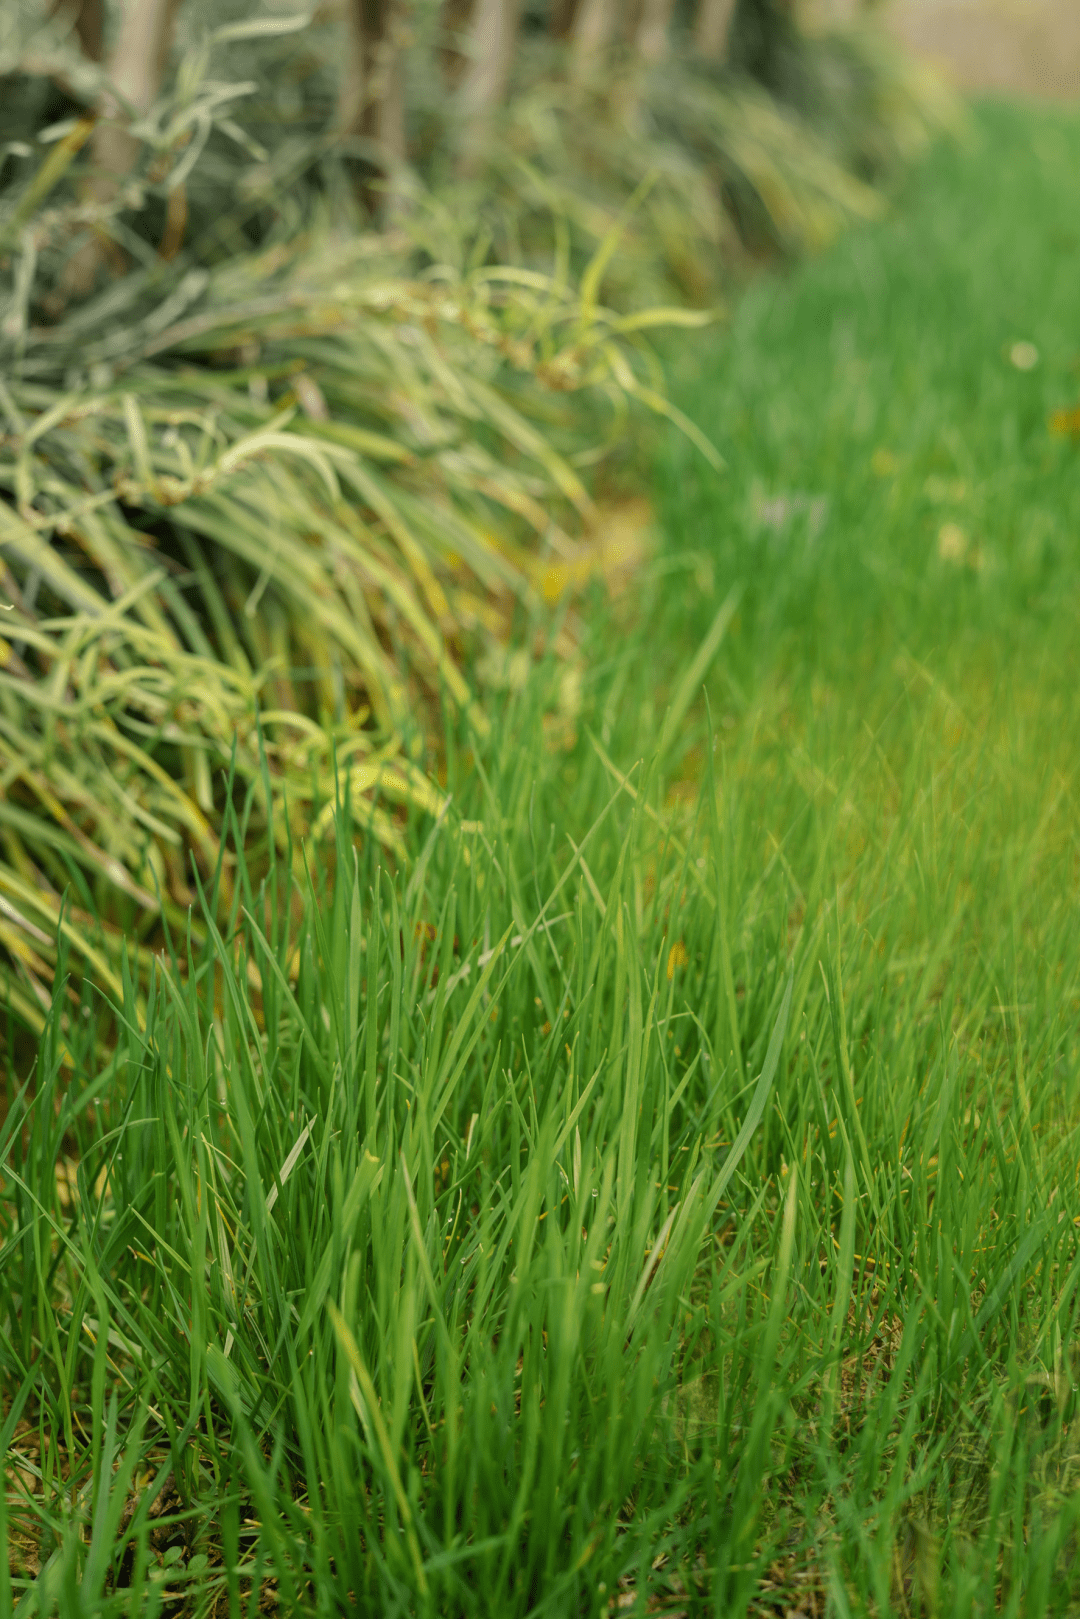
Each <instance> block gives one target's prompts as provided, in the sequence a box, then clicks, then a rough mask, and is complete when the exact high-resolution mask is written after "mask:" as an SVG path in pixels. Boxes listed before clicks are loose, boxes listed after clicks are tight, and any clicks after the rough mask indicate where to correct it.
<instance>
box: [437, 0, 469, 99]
mask: <svg viewBox="0 0 1080 1619" xmlns="http://www.w3.org/2000/svg"><path fill="white" fill-rule="evenodd" d="M472 11H473V0H442V5H441V6H440V8H439V45H438V53H437V54H438V58H439V66H440V67H441V68H442V74H443V78H444V79H445V81H446V87H447V89H448V90H456V89H457V88H458V87H459V85H460V84H461V81H462V78H463V77H464V74H465V69H466V67H467V65H468V57H467V55H466V42H467V37H468V36H467V32H466V30H467V29H468V26H469V18H470V17H471V16H472Z"/></svg>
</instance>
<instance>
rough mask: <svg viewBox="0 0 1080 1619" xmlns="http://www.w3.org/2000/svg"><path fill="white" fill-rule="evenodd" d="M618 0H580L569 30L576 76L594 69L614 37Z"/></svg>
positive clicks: (578, 76)
mask: <svg viewBox="0 0 1080 1619" xmlns="http://www.w3.org/2000/svg"><path fill="white" fill-rule="evenodd" d="M618 21H619V0H581V4H580V5H579V7H578V10H577V14H576V16H575V17H574V21H573V26H572V27H571V30H570V38H571V41H572V46H573V57H572V66H573V73H574V77H575V78H585V77H587V76H588V75H589V74H590V73H591V72H593V71H594V70H595V68H596V66H597V63H598V62H600V61H601V60H602V59H603V57H604V56H605V55H606V53H607V52H608V51H609V50H610V49H611V46H612V44H613V43H614V40H615V33H616V27H617V24H618Z"/></svg>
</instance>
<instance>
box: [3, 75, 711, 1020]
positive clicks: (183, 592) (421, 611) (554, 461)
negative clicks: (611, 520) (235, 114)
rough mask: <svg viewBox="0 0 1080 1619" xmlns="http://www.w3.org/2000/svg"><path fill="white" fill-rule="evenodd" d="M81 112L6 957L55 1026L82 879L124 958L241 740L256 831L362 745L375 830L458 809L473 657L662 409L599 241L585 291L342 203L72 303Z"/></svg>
mask: <svg viewBox="0 0 1080 1619" xmlns="http://www.w3.org/2000/svg"><path fill="white" fill-rule="evenodd" d="M204 66H205V63H204ZM180 78H181V81H183V80H184V75H183V73H181V75H180ZM184 82H186V83H187V90H186V94H187V96H188V100H189V103H190V104H191V105H192V106H193V107H194V108H195V109H196V112H197V113H198V117H196V116H195V114H194V113H193V114H192V117H193V120H194V123H195V124H196V125H197V124H198V122H199V118H200V117H201V116H202V115H203V113H205V112H206V103H207V99H208V97H204V98H203V99H202V100H200V99H199V97H198V95H196V94H195V90H194V89H193V88H192V84H191V82H190V74H189V76H188V80H187V81H184ZM207 116H209V114H207ZM85 141H86V136H85V130H84V129H83V127H82V126H81V125H79V124H77V125H75V127H74V128H73V129H71V130H69V132H68V133H67V134H66V135H64V136H63V137H62V138H61V140H60V141H59V142H58V143H56V144H54V145H53V146H52V148H51V149H46V155H45V156H44V157H43V158H42V160H41V164H40V166H39V168H38V169H37V170H36V171H34V172H33V173H32V174H31V175H30V176H29V177H28V178H27V179H26V180H25V182H24V184H23V185H22V187H21V188H19V187H14V188H10V189H9V194H8V196H7V197H6V198H5V201H6V204H7V206H6V208H5V210H4V215H3V218H2V220H0V234H2V238H3V242H4V245H5V263H6V271H7V277H8V301H7V305H6V312H5V315H4V322H3V330H2V336H0V344H2V349H3V370H4V375H5V377H6V381H4V382H3V384H2V387H0V421H2V424H3V431H2V436H0V487H2V489H3V492H4V498H3V500H2V501H0V549H2V572H0V592H2V594H3V597H4V602H5V609H6V611H5V616H4V622H3V640H2V641H0V660H2V663H0V772H2V776H0V779H2V781H3V789H4V790H3V796H2V798H0V848H2V856H0V890H2V893H3V901H4V909H3V913H2V916H0V939H2V941H3V944H4V948H5V951H6V954H7V961H6V963H5V965H4V967H3V968H2V969H0V972H2V975H3V980H4V993H5V995H9V996H10V1000H11V1005H12V1007H13V1009H14V1010H15V1011H16V1012H17V1013H18V1015H19V1017H20V1018H21V1019H22V1020H24V1021H26V1022H27V1023H29V1025H30V1026H31V1027H40V1024H41V1019H42V1017H43V1015H44V1009H45V1008H46V1007H47V1006H48V1004H49V1001H50V993H49V988H48V985H49V979H50V975H51V971H52V963H53V960H54V951H53V947H52V945H51V943H50V942H49V941H50V939H51V938H52V936H53V935H54V933H55V929H56V926H57V924H58V921H59V917H60V895H61V894H62V892H63V891H64V889H65V888H66V887H67V886H68V885H69V884H71V885H73V889H72V903H71V905H70V907H69V909H68V912H67V916H66V920H65V927H66V929H67V930H68V935H69V940H70V944H71V948H72V952H73V961H77V962H78V963H79V964H80V965H81V967H82V968H87V969H90V970H92V971H93V972H94V973H95V974H96V975H97V976H98V978H99V979H100V980H101V981H102V982H104V983H107V984H110V985H112V986H113V988H114V989H115V987H116V985H117V983H118V979H117V976H116V974H117V971H118V955H117V952H118V949H119V945H120V940H121V939H122V937H123V936H124V934H125V933H130V932H131V931H132V930H134V931H135V933H136V934H143V933H145V931H146V930H147V929H153V928H154V927H155V926H156V925H157V920H158V919H159V917H160V916H162V915H164V916H167V917H168V916H171V917H172V920H173V921H174V922H175V921H176V920H177V919H178V917H179V914H180V912H181V911H182V910H183V909H184V908H186V906H187V905H188V904H189V903H190V902H191V899H192V890H191V887H190V878H191V871H190V868H189V864H188V861H189V857H191V856H193V857H194V859H195V861H196V863H197V865H198V867H199V869H200V870H201V871H202V872H203V874H204V875H205V874H206V873H207V872H208V871H209V870H210V869H212V868H213V866H214V864H215V862H216V861H217V859H218V855H219V853H220V843H219V829H220V817H221V813H222V810H223V800H222V792H223V780H224V777H223V774H222V772H223V771H225V770H226V769H227V768H228V767H230V765H231V768H232V770H233V772H234V780H235V782H236V784H237V787H238V789H239V790H243V789H245V788H246V787H248V786H253V787H254V789H255V797H254V799H253V802H252V807H251V818H250V821H249V823H248V828H247V830H248V834H249V835H250V836H252V837H256V838H259V837H261V838H262V839H263V841H264V843H265V839H266V836H267V832H268V828H269V826H270V824H271V821H272V819H274V820H275V824H276V825H277V827H278V832H279V838H280V837H282V836H284V829H285V827H286V826H291V827H292V828H293V829H295V830H298V831H299V830H303V829H306V828H309V827H311V826H312V825H313V824H315V825H316V826H317V827H319V828H321V829H323V830H325V829H326V827H327V826H328V821H327V817H326V816H323V818H322V820H321V821H320V820H318V814H319V811H320V809H321V808H322V807H323V806H324V805H326V804H327V803H328V802H330V801H331V800H332V798H333V794H334V781H335V771H337V772H340V771H342V770H347V771H348V772H350V780H351V787H352V793H353V815H354V818H355V821H356V823H357V825H358V826H359V827H362V828H363V829H364V830H365V832H367V833H368V834H370V835H372V836H374V837H375V838H376V839H377V840H378V841H379V842H380V843H382V844H383V845H384V846H385V847H386V848H387V849H388V850H390V851H393V850H396V849H399V848H400V836H399V833H398V830H397V826H396V821H397V818H398V817H399V816H400V814H401V813H403V811H402V810H400V809H395V807H394V806H395V805H398V806H412V807H413V808H414V809H418V810H421V811H425V812H434V811H437V809H438V807H439V804H440V794H439V791H438V789H437V788H436V787H435V786H434V785H433V783H432V782H431V780H430V779H429V775H428V774H427V772H426V770H425V766H424V761H425V749H426V748H427V745H428V742H429V740H430V738H431V736H432V735H433V733H434V731H435V730H436V729H437V728H438V725H439V723H440V721H439V713H440V707H441V705H443V704H449V705H450V706H451V708H454V709H458V710H460V711H461V712H462V713H463V714H464V716H465V717H466V720H467V722H468V724H469V725H470V726H472V727H473V728H474V729H475V730H476V731H477V732H480V733H482V732H483V731H484V730H485V729H486V727H487V725H488V720H487V718H486V716H485V713H484V711H483V707H482V702H481V701H480V699H479V698H478V697H477V696H476V695H475V694H474V691H473V689H472V687H471V686H470V684H469V682H468V680H467V679H466V676H465V673H464V672H463V671H464V666H465V660H466V658H467V656H468V655H469V654H470V653H476V652H478V651H479V652H482V651H483V650H484V649H485V648H486V647H490V646H492V645H494V644H495V643H496V642H498V641H499V640H500V639H501V638H502V637H504V636H505V634H506V633H507V630H508V628H509V625H510V623H511V620H512V619H513V617H514V615H515V614H522V613H523V614H524V615H525V616H526V619H528V617H529V615H531V614H533V613H534V611H535V609H536V607H537V605H538V603H539V601H540V593H539V590H538V586H539V585H540V584H542V581H543V578H544V575H545V571H547V570H549V569H550V567H551V564H552V560H553V559H554V560H555V561H557V562H559V563H560V564H565V565H573V564H576V563H577V562H578V561H579V559H580V555H581V551H582V544H583V542H584V541H586V540H587V539H588V538H589V537H590V535H591V533H592V532H593V531H594V530H595V528H596V526H597V520H598V514H597V509H596V506H595V504H594V502H593V499H592V497H591V496H590V494H589V492H588V490H587V488H586V485H585V484H584V482H583V481H582V476H581V474H580V472H579V471H578V470H576V467H575V463H580V462H581V461H583V460H588V459H589V458H590V455H595V454H596V453H600V454H603V453H604V450H605V443H607V444H610V443H613V442H618V440H619V438H620V436H621V435H623V434H624V433H625V428H626V407H627V404H628V403H629V402H630V401H631V400H632V399H633V398H634V397H635V396H637V397H641V398H643V399H644V400H645V401H646V403H647V404H650V405H652V406H653V407H654V408H660V409H665V408H668V409H670V407H666V406H665V403H664V401H663V398H662V396H661V395H660V394H659V392H658V391H657V389H656V386H655V380H656V379H655V375H654V370H652V369H649V367H648V365H647V364H646V366H645V367H644V368H643V366H642V364H641V363H640V357H641V349H640V339H639V337H638V328H640V326H642V325H643V324H645V322H643V321H642V320H640V319H638V320H633V319H626V318H623V319H620V318H618V317H616V316H614V315H612V314H610V313H609V312H608V311H606V310H605V309H603V308H602V307H601V306H600V305H599V303H598V301H597V291H598V282H599V273H600V268H601V266H599V265H598V266H597V268H596V269H594V271H593V273H592V274H591V275H587V276H586V279H585V284H584V286H583V287H582V288H581V289H578V288H577V287H575V285H574V284H573V283H572V282H571V281H570V279H569V277H568V275H567V274H566V273H565V267H563V268H562V269H560V268H559V267H558V266H557V267H556V271H555V273H554V274H549V275H544V274H541V273H539V272H536V271H532V270H525V269H521V268H515V267H513V266H509V267H501V266H498V265H493V264H490V263H488V262H486V261H485V259H484V257H483V255H480V258H479V262H475V263H474V264H473V265H472V266H471V267H470V266H468V265H462V264H457V265H455V264H452V263H445V262H438V261H435V260H433V259H432V258H431V256H430V254H429V253H426V252H425V251H424V250H423V249H422V248H420V247H418V246H417V244H416V242H415V240H414V239H413V238H412V237H411V236H410V235H408V234H406V233H404V232H403V231H401V230H398V231H391V232H381V233H376V232H372V231H370V230H356V231H342V230H339V229H335V228H334V227H333V226H332V224H331V223H330V221H329V220H328V218H327V217H326V215H327V210H326V209H322V210H320V209H318V208H313V209H312V210H311V211H310V214H309V218H308V221H307V225H306V228H305V229H304V230H303V231H302V232H300V233H299V234H292V235H289V236H288V237H282V238H281V239H280V240H279V239H275V240H274V241H273V242H271V243H270V244H268V245H266V246H265V247H264V248H263V249H262V251H259V252H249V253H247V254H245V255H243V256H242V257H238V258H230V257H225V258H219V259H217V260H216V261H215V260H214V257H213V254H212V253H210V252H209V251H207V253H206V254H205V257H206V259H207V260H208V262H205V263H201V264H200V263H199V262H197V260H198V256H199V255H198V251H197V244H193V245H192V247H191V249H190V250H189V251H188V252H187V253H185V254H183V255H180V256H178V257H177V258H176V259H174V260H170V261H167V262H165V261H162V260H161V259H160V257H152V258H151V259H150V260H149V262H145V263H143V264H141V265H139V264H136V265H133V266H130V267H129V268H128V270H127V271H126V273H125V274H124V275H122V276H121V277H120V278H119V279H107V280H106V281H105V284H104V286H103V288H102V290H100V291H99V292H97V293H96V294H95V295H94V296H93V297H91V298H90V300H89V301H86V302H79V301H77V300H75V299H73V298H72V299H70V300H69V301H68V302H67V303H64V301H63V299H64V274H65V264H68V263H70V254H69V255H68V257H67V259H65V252H66V250H67V249H68V248H69V247H70V244H71V241H72V239H73V237H77V234H78V232H79V231H80V229H82V228H83V227H84V226H85V224H86V220H85V218H84V212H85V210H84V205H83V204H82V203H80V202H79V200H78V196H77V193H76V194H74V195H73V194H72V192H73V190H75V188H73V187H71V185H70V181H71V176H72V173H73V172H74V171H75V168H76V165H77V162H78V160H79V158H80V154H81V153H82V152H83V150H84V148H85ZM183 151H184V146H183V142H179V143H177V144H176V149H175V150H174V151H173V152H172V157H173V160H174V161H175V162H176V163H177V164H178V165H179V166H181V167H182V168H184V169H185V176H184V183H185V184H186V185H188V186H189V187H193V186H194V184H195V180H194V175H193V174H192V173H191V172H190V171H189V170H188V169H187V167H186V159H185V157H184V155H183ZM158 159H160V153H159V154H158ZM158 159H155V161H157V160H158ZM155 184H156V185H157V186H158V187H159V189H162V188H163V189H164V191H165V192H166V193H168V192H169V185H168V180H167V178H166V179H164V180H159V181H158V182H155ZM132 185H133V186H135V185H136V182H134V181H133V182H132ZM146 186H147V192H146V197H144V198H143V201H146V200H147V197H149V196H150V192H151V191H152V190H153V186H152V185H151V183H150V182H149V181H147V182H146ZM175 189H176V188H175V186H174V187H173V188H172V190H173V191H175ZM57 199H59V200H57ZM122 201H123V199H120V201H117V200H115V199H114V201H113V202H112V203H111V204H110V205H109V206H110V207H111V208H112V210H113V214H112V215H111V216H109V217H110V218H121V217H122V214H121V203H122ZM104 217H105V211H104V210H102V209H99V210H98V216H97V226H96V227H95V228H97V227H100V226H101V223H102V219H103V218H104ZM145 257H146V256H145V255H144V258H145ZM50 312H51V313H52V314H53V315H54V316H56V318H54V319H52V320H50V319H49V315H50ZM635 344H637V345H638V347H635ZM584 397H588V398H589V399H591V400H592V401H594V403H593V404H592V406H591V408H590V409H589V410H588V411H583V410H582V408H581V403H580V402H581V400H582V399H583V398H584ZM672 413H673V414H676V415H677V413H674V412H672ZM687 425H688V426H689V424H687ZM699 437H700V435H699ZM590 554H591V553H590ZM272 810H275V811H276V817H272V814H271V811H272ZM225 883H226V890H227V889H228V871H226V874H225ZM92 916H94V917H98V918H100V919H101V920H99V921H93V922H92V921H91V917H92Z"/></svg>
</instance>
